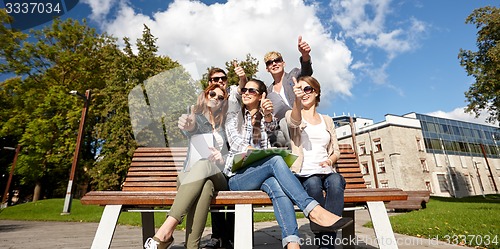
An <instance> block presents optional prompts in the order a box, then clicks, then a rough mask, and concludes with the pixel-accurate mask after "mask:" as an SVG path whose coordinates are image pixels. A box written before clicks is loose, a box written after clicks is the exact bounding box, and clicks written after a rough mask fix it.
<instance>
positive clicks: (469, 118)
mask: <svg viewBox="0 0 500 249" xmlns="http://www.w3.org/2000/svg"><path fill="white" fill-rule="evenodd" d="M464 110H465V107H457V108H455V109H454V110H452V111H450V112H444V111H435V112H430V113H427V114H426V115H429V116H434V117H440V118H447V119H455V120H461V121H465V122H470V123H476V124H482V125H489V126H496V127H498V124H491V123H487V122H486V118H487V116H488V113H487V112H482V113H481V115H480V116H479V117H478V118H475V117H474V115H473V114H469V113H466V112H465V111H464Z"/></svg>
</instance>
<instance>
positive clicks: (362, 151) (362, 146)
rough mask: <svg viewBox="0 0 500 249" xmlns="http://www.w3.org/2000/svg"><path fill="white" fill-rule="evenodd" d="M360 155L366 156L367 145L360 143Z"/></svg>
mask: <svg viewBox="0 0 500 249" xmlns="http://www.w3.org/2000/svg"><path fill="white" fill-rule="evenodd" d="M359 154H360V155H366V145H365V143H364V142H363V143H359Z"/></svg>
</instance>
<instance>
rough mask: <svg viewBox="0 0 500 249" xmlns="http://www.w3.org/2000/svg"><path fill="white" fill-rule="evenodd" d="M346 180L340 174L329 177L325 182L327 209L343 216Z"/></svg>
mask: <svg viewBox="0 0 500 249" xmlns="http://www.w3.org/2000/svg"><path fill="white" fill-rule="evenodd" d="M345 185H346V182H345V179H344V177H343V176H342V175H340V174H338V173H333V174H330V175H328V176H327V177H326V178H325V180H324V186H325V190H326V198H325V205H324V207H325V209H326V210H328V211H330V212H332V213H334V214H336V215H338V216H342V212H343V211H344V191H345Z"/></svg>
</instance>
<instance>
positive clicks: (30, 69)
mask: <svg viewBox="0 0 500 249" xmlns="http://www.w3.org/2000/svg"><path fill="white" fill-rule="evenodd" d="M0 16H3V15H0ZM2 21H3V23H2V24H3V25H2V28H1V29H0V31H1V32H2V34H1V37H2V39H1V42H2V45H5V46H2V48H0V51H1V52H0V56H1V57H0V61H1V62H2V64H1V70H2V73H14V74H15V76H14V77H12V78H9V79H7V80H5V81H3V82H2V83H1V85H0V95H1V96H2V97H5V100H3V101H5V102H6V103H11V104H10V105H8V109H6V110H5V111H4V112H2V113H1V120H0V122H1V124H0V126H1V129H0V137H2V136H15V137H17V138H18V141H19V144H21V145H22V148H23V151H22V152H21V153H20V156H19V158H18V165H17V167H16V174H17V175H19V177H20V181H21V183H22V184H23V185H25V186H30V187H32V188H34V192H33V201H36V200H38V199H39V198H40V197H41V194H42V191H43V193H44V194H43V196H42V197H49V198H50V197H52V196H63V195H64V193H65V191H66V185H67V181H68V175H69V169H70V167H71V160H72V158H73V152H74V148H75V144H76V137H77V132H78V123H79V119H80V114H81V108H82V104H83V103H82V101H81V100H80V99H77V98H75V97H73V96H71V95H69V91H70V90H78V91H80V92H84V91H85V90H86V89H92V90H93V91H95V92H98V90H99V89H102V88H103V87H104V86H105V85H104V83H103V82H104V81H103V80H102V75H105V73H106V72H105V71H103V67H102V64H105V63H106V62H105V61H106V52H105V51H107V50H113V49H116V45H114V43H115V39H113V38H111V37H108V36H106V35H99V34H97V33H96V32H95V30H94V29H91V28H89V27H88V26H87V25H86V23H85V21H84V22H83V23H80V22H78V21H74V20H72V19H67V20H66V21H64V22H63V21H60V20H58V19H56V20H54V21H53V23H52V25H50V26H46V27H45V28H43V29H41V30H32V31H30V39H29V40H26V39H25V38H27V37H25V36H22V35H19V34H17V33H16V32H15V31H9V30H8V29H7V28H6V25H7V24H8V19H5V18H3V17H2ZM9 34H14V35H16V36H15V39H5V36H6V35H9ZM92 113H94V112H93V111H92V105H91V109H90V111H89V117H88V119H87V120H88V122H87V123H86V127H87V132H86V136H85V138H84V146H83V151H82V159H81V165H88V164H89V162H92V161H93V158H94V155H93V151H92V150H90V149H89V148H90V147H91V146H90V145H91V144H92V143H93V139H92V137H91V136H90V134H92V132H91V130H89V129H88V128H90V127H93V126H94V123H95V122H96V121H98V119H96V116H95V115H92ZM79 169H80V171H81V172H83V171H84V169H83V167H79ZM76 175H77V176H79V175H82V174H80V173H77V174H76ZM77 179H78V178H77ZM44 189H45V191H44Z"/></svg>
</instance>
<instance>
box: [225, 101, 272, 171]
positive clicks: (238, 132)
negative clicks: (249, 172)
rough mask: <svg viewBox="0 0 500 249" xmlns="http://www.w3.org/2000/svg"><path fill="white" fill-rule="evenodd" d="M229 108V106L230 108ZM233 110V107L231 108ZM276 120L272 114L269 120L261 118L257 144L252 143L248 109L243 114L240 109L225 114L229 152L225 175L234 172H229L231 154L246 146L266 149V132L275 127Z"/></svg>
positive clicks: (251, 128) (267, 144)
mask: <svg viewBox="0 0 500 249" xmlns="http://www.w3.org/2000/svg"><path fill="white" fill-rule="evenodd" d="M230 104H231V103H230ZM230 109H231V108H230ZM232 110H235V109H232ZM276 126H277V120H276V118H275V117H274V116H273V120H272V121H271V122H265V120H264V118H262V122H261V124H260V133H261V140H260V143H259V144H258V145H254V144H252V135H253V134H252V131H253V125H252V115H251V114H250V112H249V111H248V110H246V109H245V114H244V115H242V114H241V109H240V110H239V111H231V112H229V113H228V114H227V119H226V135H227V140H228V142H229V147H230V152H229V156H228V157H227V160H226V166H225V168H224V174H226V175H227V176H232V175H233V174H234V173H232V172H231V168H232V167H233V155H234V154H236V153H240V152H246V151H247V149H248V146H250V145H252V146H253V147H259V148H261V149H266V148H268V147H270V144H269V140H268V139H267V132H272V131H274V130H275V129H276Z"/></svg>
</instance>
